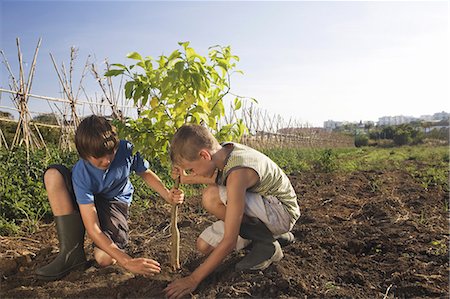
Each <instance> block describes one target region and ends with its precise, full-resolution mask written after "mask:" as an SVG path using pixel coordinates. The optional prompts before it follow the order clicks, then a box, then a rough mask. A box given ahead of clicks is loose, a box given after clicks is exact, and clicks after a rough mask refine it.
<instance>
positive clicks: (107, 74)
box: [105, 70, 124, 77]
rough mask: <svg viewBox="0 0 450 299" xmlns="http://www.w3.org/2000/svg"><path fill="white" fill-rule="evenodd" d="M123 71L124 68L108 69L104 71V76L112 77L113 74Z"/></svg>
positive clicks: (120, 73) (119, 73) (116, 74)
mask: <svg viewBox="0 0 450 299" xmlns="http://www.w3.org/2000/svg"><path fill="white" fill-rule="evenodd" d="M123 72H124V70H109V71H106V72H105V76H106V77H114V76H119V75H122V74H123Z"/></svg>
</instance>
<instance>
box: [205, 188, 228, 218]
mask: <svg viewBox="0 0 450 299" xmlns="http://www.w3.org/2000/svg"><path fill="white" fill-rule="evenodd" d="M202 205H203V207H204V208H205V209H206V210H207V211H208V212H209V213H211V214H213V215H214V216H216V217H217V218H218V219H220V220H222V221H223V220H225V212H226V207H225V205H224V204H223V202H222V201H221V200H220V195H219V188H218V187H217V185H209V186H208V187H206V188H205V189H204V190H203V195H202Z"/></svg>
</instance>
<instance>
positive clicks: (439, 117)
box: [323, 111, 450, 131]
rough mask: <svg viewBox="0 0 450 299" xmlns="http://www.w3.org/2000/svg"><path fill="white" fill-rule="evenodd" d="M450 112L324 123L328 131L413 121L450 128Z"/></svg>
mask: <svg viewBox="0 0 450 299" xmlns="http://www.w3.org/2000/svg"><path fill="white" fill-rule="evenodd" d="M449 119H450V113H447V112H445V111H442V112H437V113H434V114H433V115H422V116H420V117H414V116H404V115H396V116H383V117H380V118H378V121H377V122H374V121H360V122H347V121H334V120H327V121H325V122H324V123H323V127H324V129H326V130H327V131H334V130H340V129H342V128H343V127H349V126H351V127H359V128H370V127H375V126H378V127H383V126H398V125H402V124H411V123H416V124H417V123H426V124H427V126H426V127H428V128H429V129H431V128H438V129H439V128H441V127H442V128H448V126H449Z"/></svg>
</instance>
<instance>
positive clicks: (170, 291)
mask: <svg viewBox="0 0 450 299" xmlns="http://www.w3.org/2000/svg"><path fill="white" fill-rule="evenodd" d="M197 286H198V283H197V282H196V281H195V280H194V279H193V278H192V277H191V276H187V277H183V278H181V279H177V280H175V281H173V282H171V283H170V284H169V285H168V286H167V287H166V288H165V289H164V292H165V293H166V298H169V299H177V298H182V297H183V296H185V295H187V294H190V293H192V292H193V291H194V290H195V289H196V288H197Z"/></svg>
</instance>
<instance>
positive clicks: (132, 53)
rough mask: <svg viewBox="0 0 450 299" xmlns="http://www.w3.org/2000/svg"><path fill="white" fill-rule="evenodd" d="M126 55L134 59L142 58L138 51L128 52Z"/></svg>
mask: <svg viewBox="0 0 450 299" xmlns="http://www.w3.org/2000/svg"><path fill="white" fill-rule="evenodd" d="M127 57H128V58H130V59H134V60H142V56H141V55H140V54H139V53H138V52H131V53H128V54H127Z"/></svg>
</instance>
